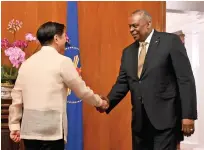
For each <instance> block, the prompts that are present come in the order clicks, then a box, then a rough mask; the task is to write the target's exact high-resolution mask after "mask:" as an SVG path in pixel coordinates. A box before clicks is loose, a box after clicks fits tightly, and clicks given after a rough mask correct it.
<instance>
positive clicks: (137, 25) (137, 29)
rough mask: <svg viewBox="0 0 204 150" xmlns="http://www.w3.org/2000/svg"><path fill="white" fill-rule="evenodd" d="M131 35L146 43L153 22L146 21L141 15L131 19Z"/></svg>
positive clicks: (133, 16)
mask: <svg viewBox="0 0 204 150" xmlns="http://www.w3.org/2000/svg"><path fill="white" fill-rule="evenodd" d="M129 28H130V33H131V35H132V36H133V38H134V39H135V40H138V41H145V40H146V38H147V36H148V35H149V31H150V29H151V21H147V20H145V19H144V18H143V17H142V16H141V15H140V14H135V15H132V16H131V17H130V18H129Z"/></svg>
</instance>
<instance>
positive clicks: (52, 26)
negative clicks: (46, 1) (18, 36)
mask: <svg viewBox="0 0 204 150" xmlns="http://www.w3.org/2000/svg"><path fill="white" fill-rule="evenodd" d="M64 29H65V25H64V24H60V23H57V22H51V21H49V22H46V23H44V24H42V25H41V26H40V27H39V28H38V31H37V35H36V36H37V39H38V40H39V42H40V44H41V45H42V46H46V45H49V44H51V43H52V41H53V39H54V36H55V35H56V34H57V35H59V36H61V35H62V34H63V32H64Z"/></svg>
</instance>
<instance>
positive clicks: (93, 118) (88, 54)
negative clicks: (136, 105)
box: [1, 1, 166, 150]
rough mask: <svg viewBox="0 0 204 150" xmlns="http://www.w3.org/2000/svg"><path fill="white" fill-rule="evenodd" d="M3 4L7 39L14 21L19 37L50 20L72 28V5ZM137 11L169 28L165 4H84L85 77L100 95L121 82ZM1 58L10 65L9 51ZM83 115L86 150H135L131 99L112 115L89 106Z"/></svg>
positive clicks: (82, 46)
mask: <svg viewBox="0 0 204 150" xmlns="http://www.w3.org/2000/svg"><path fill="white" fill-rule="evenodd" d="M1 6H2V9H1V12H2V24H1V31H2V35H1V37H2V38H4V37H6V38H11V34H10V33H9V32H7V31H6V28H7V24H8V22H9V21H10V20H11V19H13V18H14V19H19V20H21V21H23V28H22V29H21V31H20V32H19V33H18V35H17V38H19V39H24V34H25V33H27V32H32V33H34V34H35V33H36V30H37V28H38V27H39V25H40V24H42V23H44V22H46V21H49V20H52V21H59V22H62V23H64V24H66V16H65V14H66V2H1ZM136 9H145V10H147V11H148V12H149V13H150V14H151V15H152V17H153V26H154V27H155V28H156V29H157V30H159V31H163V30H165V16H166V10H165V9H166V6H165V2H142V1H137V2H78V12H79V14H78V16H79V41H80V42H79V43H80V52H81V64H82V76H83V79H84V80H85V81H86V83H87V85H88V86H90V87H91V88H92V89H93V90H94V91H95V92H96V93H99V94H103V95H106V94H107V93H108V92H109V90H110V89H111V87H112V85H113V84H114V82H115V80H116V77H117V75H118V70H119V66H120V58H121V54H122V50H123V48H124V47H126V46H128V45H129V44H131V43H132V42H133V39H132V37H131V35H130V34H129V28H128V16H129V15H130V13H131V12H132V11H134V10H136ZM32 47H34V45H32V46H31V47H30V48H28V49H27V51H28V52H29V54H28V55H30V54H31V52H30V51H31V50H32ZM1 58H2V63H3V64H8V63H9V62H8V58H7V57H5V56H4V53H3V52H2V56H1ZM83 115H84V150H131V130H130V122H131V120H130V118H131V105H130V96H129V95H128V96H127V97H126V98H125V99H124V100H123V101H122V102H121V103H120V104H119V105H118V106H117V107H116V108H115V109H114V110H113V112H111V114H109V115H106V114H99V113H98V112H96V111H95V108H93V107H91V106H88V105H87V104H85V103H84V107H83Z"/></svg>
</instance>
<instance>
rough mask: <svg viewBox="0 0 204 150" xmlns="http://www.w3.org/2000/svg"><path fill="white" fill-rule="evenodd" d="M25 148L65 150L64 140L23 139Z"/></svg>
mask: <svg viewBox="0 0 204 150" xmlns="http://www.w3.org/2000/svg"><path fill="white" fill-rule="evenodd" d="M23 141H24V146H25V150H64V140H63V139H61V140H56V141H41V140H25V139H24V140H23Z"/></svg>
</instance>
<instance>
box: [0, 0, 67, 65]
mask: <svg viewBox="0 0 204 150" xmlns="http://www.w3.org/2000/svg"><path fill="white" fill-rule="evenodd" d="M66 7H67V6H66V2H54V1H53V2H43V1H33V2H28V1H27V2H26V1H16V2H15V1H14V2H11V1H7V2H6V1H2V2H1V38H2V39H3V38H8V39H9V40H12V39H13V36H12V34H11V33H10V32H8V30H7V27H8V23H9V21H10V20H12V19H17V20H20V21H22V22H23V27H22V28H21V29H20V30H19V32H17V35H16V39H18V40H24V36H25V34H26V33H28V32H31V33H32V34H34V35H36V31H37V29H38V27H39V26H40V25H41V24H43V23H45V22H47V21H57V22H61V23H64V24H66V16H65V15H66ZM36 47H37V44H36V43H31V45H29V47H28V48H27V49H26V55H27V57H29V56H30V55H31V54H32V52H33V50H35V48H36ZM1 58H2V61H1V63H2V64H10V62H9V60H8V57H7V56H5V54H4V52H2V53H1Z"/></svg>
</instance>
